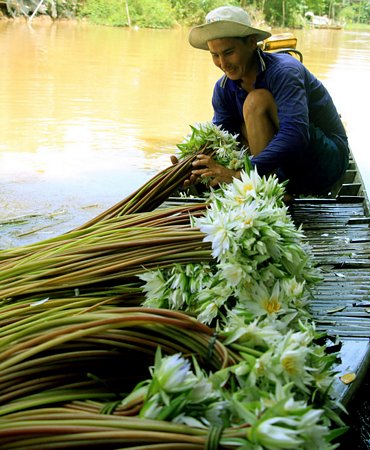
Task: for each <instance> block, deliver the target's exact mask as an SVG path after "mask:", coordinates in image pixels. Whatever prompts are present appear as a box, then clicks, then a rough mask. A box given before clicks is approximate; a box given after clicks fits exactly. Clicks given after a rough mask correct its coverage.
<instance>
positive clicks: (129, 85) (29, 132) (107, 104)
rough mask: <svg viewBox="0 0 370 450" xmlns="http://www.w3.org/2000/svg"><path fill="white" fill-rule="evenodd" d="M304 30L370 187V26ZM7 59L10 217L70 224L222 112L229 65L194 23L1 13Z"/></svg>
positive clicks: (118, 195)
mask: <svg viewBox="0 0 370 450" xmlns="http://www.w3.org/2000/svg"><path fill="white" fill-rule="evenodd" d="M295 34H296V35H297V37H298V48H299V49H300V50H301V51H302V52H303V54H304V62H305V64H306V65H307V66H308V68H309V69H310V70H311V71H313V72H314V73H315V74H316V75H317V76H318V77H319V78H320V79H322V81H323V82H324V83H325V84H326V85H327V87H328V88H329V90H330V92H331V93H332V95H333V97H334V99H335V103H336V105H337V107H338V109H339V111H340V112H341V114H342V116H343V120H344V121H345V123H346V126H347V129H348V133H349V137H350V141H351V146H352V149H353V152H354V154H355V156H356V159H357V161H358V163H359V165H360V167H361V169H362V171H363V175H364V177H365V181H366V184H367V186H368V190H369V191H370V152H368V151H367V148H366V145H367V135H366V134H365V133H366V128H367V123H366V124H365V121H367V120H368V119H367V109H366V108H367V105H368V104H369V100H370V99H369V90H368V89H365V88H364V87H365V86H366V80H365V78H366V79H367V77H368V75H369V66H370V58H369V56H370V55H369V52H370V46H369V42H370V35H369V33H366V32H352V31H348V32H347V31H343V30H342V31H337V30H335V31H333V30H309V31H304V30H298V31H295ZM0 61H1V63H0V102H1V105H2V108H1V110H0V136H1V140H0V188H1V190H0V202H1V208H0V220H1V219H2V218H9V217H13V216H18V215H22V214H29V213H34V211H35V210H37V212H45V213H53V212H55V211H61V210H63V211H67V212H70V211H72V210H73V213H70V214H69V215H68V214H65V215H64V219H65V224H64V226H65V227H67V228H68V227H69V226H70V225H71V224H72V223H76V222H79V221H82V222H84V221H85V219H86V217H87V216H88V215H95V214H97V213H98V212H99V211H100V210H103V209H106V208H107V207H109V206H111V204H113V203H115V202H116V201H119V200H121V199H122V198H123V197H124V196H126V195H127V194H128V193H130V192H132V191H133V190H134V189H135V188H136V187H138V186H140V185H142V184H143V183H144V182H145V181H146V180H147V179H148V178H149V177H151V176H152V175H153V174H154V173H156V172H158V171H159V170H161V169H162V168H164V167H166V166H167V165H168V164H169V156H168V155H169V154H171V153H173V152H174V151H175V144H176V143H178V142H180V141H181V140H182V139H183V137H184V136H185V135H186V134H187V133H188V132H189V125H190V124H193V123H195V122H201V121H205V120H209V119H210V118H211V116H212V109H211V102H210V98H211V94H212V89H213V85H214V82H215V81H216V79H217V78H218V77H219V76H220V72H219V70H218V69H217V68H215V67H214V66H213V64H212V62H211V58H210V56H209V54H208V53H207V52H204V51H201V50H195V49H193V48H191V47H190V45H189V44H188V42H187V31H186V30H182V29H177V30H128V29H123V28H109V27H99V26H92V25H88V24H84V23H70V22H65V23H41V24H37V23H34V24H33V25H32V26H29V25H27V24H26V23H13V22H0ZM90 205H95V206H94V207H92V208H90V207H89V206H90ZM85 210H88V212H86V213H84V211H85ZM53 232H55V231H53ZM34 236H35V235H34ZM34 236H31V235H30V237H29V239H35V238H36V237H34Z"/></svg>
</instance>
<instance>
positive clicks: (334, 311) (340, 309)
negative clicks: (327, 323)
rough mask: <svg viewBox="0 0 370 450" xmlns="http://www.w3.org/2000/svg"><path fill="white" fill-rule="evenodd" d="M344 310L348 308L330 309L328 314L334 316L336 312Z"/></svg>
mask: <svg viewBox="0 0 370 450" xmlns="http://www.w3.org/2000/svg"><path fill="white" fill-rule="evenodd" d="M344 309H346V306H338V307H337V308H333V309H328V310H327V311H326V312H327V314H334V313H336V312H339V311H343V310H344Z"/></svg>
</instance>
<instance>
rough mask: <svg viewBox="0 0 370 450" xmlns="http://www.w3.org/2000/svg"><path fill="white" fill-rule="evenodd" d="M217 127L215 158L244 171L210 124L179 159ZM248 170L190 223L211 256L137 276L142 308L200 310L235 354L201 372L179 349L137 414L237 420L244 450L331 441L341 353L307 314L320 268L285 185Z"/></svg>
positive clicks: (156, 374) (162, 365)
mask: <svg viewBox="0 0 370 450" xmlns="http://www.w3.org/2000/svg"><path fill="white" fill-rule="evenodd" d="M212 130H213V131H214V136H216V137H217V138H215V140H214V142H215V146H217V144H216V143H217V142H218V145H220V146H221V154H222V163H223V164H225V165H226V166H228V167H231V166H230V165H231V164H232V167H237V168H239V169H240V167H241V164H242V162H243V164H245V157H244V154H243V152H240V153H239V154H241V156H239V159H238V161H239V163H238V164H236V163H235V159H236V158H237V155H238V153H237V152H238V150H237V149H236V145H237V141H236V139H235V137H233V136H231V137H229V142H228V144H227V145H225V140H226V139H225V133H224V132H223V131H222V130H220V129H219V128H218V127H216V126H214V125H212V124H202V126H199V127H198V128H193V134H192V136H191V138H189V139H188V140H186V141H185V143H184V144H182V146H181V151H182V155H183V156H184V155H187V154H188V152H187V151H186V150H189V151H192V149H194V148H199V145H198V144H199V143H200V145H203V142H202V139H201V138H200V137H199V136H197V133H200V134H201V135H202V136H206V138H207V139H209V136H210V134H212ZM194 135H195V137H194ZM194 142H195V143H196V145H194ZM225 148H227V149H228V150H230V152H229V153H228V151H224V150H225ZM215 153H216V154H217V149H215ZM228 154H229V159H228V158H227V155H228ZM220 160H221V159H220ZM220 160H219V161H220ZM231 160H232V162H231ZM244 167H245V169H244V170H242V172H241V179H236V178H235V179H234V180H233V182H232V183H230V184H225V185H222V186H219V188H218V189H216V190H211V192H210V195H209V197H208V207H207V211H206V212H205V214H204V215H203V216H202V217H200V218H196V219H194V220H193V226H194V227H198V228H199V229H200V230H201V231H202V232H203V233H204V241H205V242H210V243H211V245H212V256H213V261H212V262H211V263H209V262H208V263H197V264H187V265H180V264H177V265H174V266H173V267H171V268H167V269H158V270H155V271H150V272H147V273H144V274H141V275H140V279H141V280H143V281H145V283H146V284H145V286H144V290H145V292H146V300H145V302H144V306H148V307H149V306H150V307H157V308H168V309H175V310H179V309H180V310H183V311H186V312H188V313H189V314H192V315H195V316H196V317H197V319H198V320H199V321H200V322H203V323H206V324H208V325H211V326H213V327H214V328H215V329H216V330H217V335H218V336H219V337H222V339H223V341H224V343H225V344H226V345H227V346H229V348H231V349H233V350H235V351H237V352H238V354H239V356H240V360H239V361H238V363H237V364H235V365H234V366H233V367H229V368H227V369H225V370H223V371H222V373H221V372H219V373H216V374H212V375H210V376H209V377H208V378H206V379H205V377H204V374H202V373H200V371H199V368H197V366H196V363H194V362H193V365H194V366H195V374H194V373H192V372H191V371H190V369H189V362H188V361H186V360H184V359H181V358H180V356H179V355H177V356H171V357H167V358H165V359H162V360H161V361H160V362H159V360H158V359H157V361H156V364H155V366H154V369H153V370H152V380H151V381H150V382H148V385H147V386H148V390H147V393H146V401H145V406H144V407H143V409H142V414H143V415H144V416H145V417H150V418H153V417H154V418H159V417H162V415H163V414H165V415H166V414H167V413H164V412H163V411H164V410H166V411H168V409H171V411H172V412H171V415H170V416H171V420H175V421H180V422H184V423H188V424H189V423H190V424H193V425H194V424H195V425H197V426H202V425H203V426H211V425H212V423H213V422H216V423H221V424H223V426H228V425H230V423H234V424H240V423H242V422H243V420H244V421H246V422H248V423H249V424H251V428H249V429H248V432H247V438H246V440H245V441H243V444H241V445H243V447H242V448H243V449H249V448H250V449H252V448H253V449H259V448H261V449H262V448H266V449H280V448H281V449H285V448H302V449H306V448H307V449H310V450H311V449H329V448H334V447H332V446H331V445H330V444H329V443H328V437H329V436H330V431H329V424H330V420H332V419H333V418H334V414H333V413H332V412H331V410H332V408H333V404H332V400H331V399H330V395H329V393H330V386H331V384H332V382H333V376H334V373H333V369H332V368H333V364H334V362H335V358H336V356H335V355H328V354H326V352H325V347H324V346H323V345H321V343H320V344H319V342H320V338H322V337H323V336H320V335H319V334H318V333H317V332H316V330H315V325H314V323H313V321H312V319H311V315H310V312H309V303H310V300H311V288H312V286H313V285H314V284H315V283H317V282H318V281H319V280H320V279H321V277H320V273H319V271H318V269H317V268H316V267H315V265H314V261H313V257H312V254H311V250H310V247H309V246H308V244H307V243H306V242H305V240H304V235H303V233H302V230H301V229H299V228H297V227H296V226H295V224H294V223H293V220H292V218H291V216H290V214H289V212H288V209H287V207H286V206H285V204H284V202H283V196H284V192H285V190H284V185H283V184H280V183H279V182H278V180H277V178H276V177H274V176H271V177H269V178H266V177H260V176H259V175H258V173H257V171H255V170H252V169H251V167H250V165H249V164H247V165H246V166H245V165H244ZM160 380H167V381H168V382H169V385H170V386H171V387H170V388H169V387H168V385H167V384H166V383H164V385H163V383H161V382H160ZM169 380H170V381H169ZM175 380H176V382H175ZM190 380H191V382H190ZM180 399H181V400H180ZM194 403H195V405H196V406H194ZM174 405H176V407H174ZM180 405H181V406H180ZM189 405H190V406H189ZM315 405H316V406H317V405H320V408H319V409H316V406H315ZM336 407H338V405H336ZM174 411H175V413H174ZM194 415H196V417H194ZM335 419H336V420H337V422H338V423H340V420H339V418H338V417H336V418H335ZM329 440H330V439H329Z"/></svg>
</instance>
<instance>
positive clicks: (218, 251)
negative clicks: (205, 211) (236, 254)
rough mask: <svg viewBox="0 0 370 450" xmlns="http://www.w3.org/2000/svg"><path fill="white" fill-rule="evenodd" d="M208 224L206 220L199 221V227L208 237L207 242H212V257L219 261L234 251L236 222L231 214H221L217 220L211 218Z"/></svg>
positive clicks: (206, 237)
mask: <svg viewBox="0 0 370 450" xmlns="http://www.w3.org/2000/svg"><path fill="white" fill-rule="evenodd" d="M209 219H210V221H208V223H207V222H206V221H205V220H199V221H198V226H199V228H200V231H202V232H203V233H204V234H205V235H206V236H205V238H204V241H205V242H211V244H212V255H213V256H214V257H215V258H216V259H217V258H219V257H220V256H222V255H223V254H224V253H225V252H227V251H233V250H234V249H235V245H234V238H233V237H234V229H235V227H236V226H237V223H236V222H232V220H230V219H231V218H230V213H223V212H220V213H219V214H218V215H217V217H216V218H213V217H211V216H209Z"/></svg>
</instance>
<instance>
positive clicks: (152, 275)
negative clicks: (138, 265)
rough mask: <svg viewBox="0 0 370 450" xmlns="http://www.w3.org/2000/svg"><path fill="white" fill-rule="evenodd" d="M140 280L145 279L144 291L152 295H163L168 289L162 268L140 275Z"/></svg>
mask: <svg viewBox="0 0 370 450" xmlns="http://www.w3.org/2000/svg"><path fill="white" fill-rule="evenodd" d="M138 277H139V278H140V280H142V281H145V282H146V284H145V285H144V287H143V290H144V292H147V293H148V294H149V295H150V296H155V297H161V296H162V295H163V292H164V291H165V289H166V281H165V279H164V277H163V272H162V271H161V270H152V271H148V272H144V273H141V274H139V275H138Z"/></svg>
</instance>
